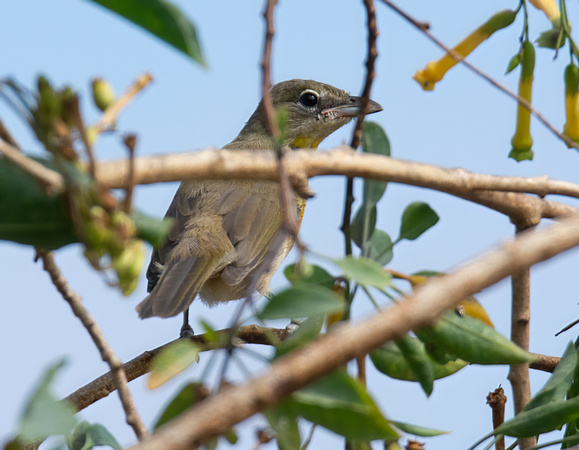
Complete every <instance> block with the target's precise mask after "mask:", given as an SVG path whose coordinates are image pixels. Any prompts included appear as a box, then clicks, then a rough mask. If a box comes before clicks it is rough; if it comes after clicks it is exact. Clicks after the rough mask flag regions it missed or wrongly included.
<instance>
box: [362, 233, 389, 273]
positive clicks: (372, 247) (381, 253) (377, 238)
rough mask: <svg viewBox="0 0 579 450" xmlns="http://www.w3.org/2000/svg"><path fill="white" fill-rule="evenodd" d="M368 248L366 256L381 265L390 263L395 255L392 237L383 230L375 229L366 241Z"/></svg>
mask: <svg viewBox="0 0 579 450" xmlns="http://www.w3.org/2000/svg"><path fill="white" fill-rule="evenodd" d="M366 248H367V255H366V256H367V257H368V258H370V259H371V260H373V261H376V262H377V263H378V264H380V265H381V266H385V265H386V264H388V263H389V262H390V261H391V260H392V257H393V256H394V255H393V253H392V251H393V245H392V239H391V238H390V235H389V234H388V233H386V232H385V231H382V230H374V232H373V233H372V237H371V238H370V240H368V241H367V242H366Z"/></svg>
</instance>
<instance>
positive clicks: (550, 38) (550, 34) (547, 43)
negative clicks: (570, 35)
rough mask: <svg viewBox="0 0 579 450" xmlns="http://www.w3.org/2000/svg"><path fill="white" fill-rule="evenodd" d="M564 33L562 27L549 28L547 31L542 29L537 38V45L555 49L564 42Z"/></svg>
mask: <svg viewBox="0 0 579 450" xmlns="http://www.w3.org/2000/svg"><path fill="white" fill-rule="evenodd" d="M564 37H565V34H564V33H563V28H561V29H557V28H551V29H549V30H547V31H543V32H542V33H541V34H540V35H539V37H538V38H537V40H536V41H535V42H536V43H537V46H538V47H543V48H551V49H553V50H557V49H559V48H561V47H563V45H564V44H565V38H564Z"/></svg>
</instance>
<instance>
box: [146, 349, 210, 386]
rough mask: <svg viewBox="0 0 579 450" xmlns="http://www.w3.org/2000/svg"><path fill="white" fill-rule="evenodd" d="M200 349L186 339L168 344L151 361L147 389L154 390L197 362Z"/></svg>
mask: <svg viewBox="0 0 579 450" xmlns="http://www.w3.org/2000/svg"><path fill="white" fill-rule="evenodd" d="M199 351H200V347H199V346H198V345H195V344H193V343H192V342H191V341H188V340H186V339H180V340H178V341H177V342H175V343H173V344H170V345H169V346H168V347H166V348H164V349H163V350H161V352H160V353H159V354H158V355H156V356H155V357H154V358H153V361H151V375H150V377H149V383H148V386H149V389H155V388H157V387H159V386H161V385H162V384H163V383H166V382H167V381H169V380H170V379H171V378H173V377H174V376H175V375H177V374H179V373H181V372H183V371H184V370H185V369H186V368H187V367H189V366H190V365H191V364H193V363H194V362H197V361H199Z"/></svg>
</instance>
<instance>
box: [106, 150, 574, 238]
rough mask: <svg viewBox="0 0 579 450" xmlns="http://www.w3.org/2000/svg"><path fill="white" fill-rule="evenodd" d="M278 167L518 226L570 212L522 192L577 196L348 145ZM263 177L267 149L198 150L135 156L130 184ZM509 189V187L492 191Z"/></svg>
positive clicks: (118, 183)
mask: <svg viewBox="0 0 579 450" xmlns="http://www.w3.org/2000/svg"><path fill="white" fill-rule="evenodd" d="M284 166H285V168H286V170H287V173H288V174H289V176H290V177H291V178H292V179H293V180H294V182H295V183H297V184H302V185H303V183H304V182H303V180H307V179H308V178H311V177H315V176H319V175H347V176H352V177H364V178H368V179H373V180H381V181H391V182H396V183H404V184H409V185H413V186H419V187H424V188H428V189H434V190H437V191H441V192H446V193H448V194H451V195H455V196H458V197H461V198H463V199H465V200H469V201H472V202H475V203H479V204H481V205H484V206H487V207H489V208H491V209H494V210H496V211H499V212H501V213H503V214H506V215H507V216H509V217H510V218H511V220H512V221H513V222H515V223H517V224H520V225H521V226H527V227H528V226H532V225H536V224H537V223H539V221H540V219H541V218H554V217H557V216H560V215H563V214H568V213H571V212H573V211H575V208H574V207H572V206H569V205H565V204H561V203H556V202H552V201H548V200H543V199H540V198H535V197H531V196H525V195H522V194H520V193H522V192H528V193H532V194H536V195H538V196H540V197H544V196H545V195H549V194H558V195H567V196H571V197H575V198H579V185H577V184H574V183H569V182H566V181H554V180H549V179H548V178H546V177H535V178H530V177H501V176H493V175H485V174H476V173H472V172H469V171H467V170H465V169H446V168H443V167H440V166H434V165H429V164H423V163H416V162H410V161H402V160H398V159H394V158H390V157H386V156H381V155H373V154H360V153H357V152H354V151H352V150H351V148H350V147H342V148H339V149H336V150H331V151H323V152H311V151H308V150H295V151H293V152H291V153H289V154H287V155H286V156H285V157H284ZM128 172H129V168H128V161H127V160H113V161H105V162H100V163H97V179H98V180H99V182H100V183H101V185H103V186H105V187H108V188H123V187H124V186H126V183H127V177H128ZM217 178H220V179H231V178H237V179H264V180H278V171H277V164H276V160H275V156H274V153H273V152H271V151H265V150H264V151H241V150H236V151H234V152H233V151H227V150H219V151H217V150H211V149H206V150H203V151H199V152H191V153H182V154H171V155H163V156H142V157H139V158H135V165H134V180H135V183H136V184H150V183H156V182H164V181H180V180H184V179H217ZM493 191H510V192H493Z"/></svg>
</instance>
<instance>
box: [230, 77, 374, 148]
mask: <svg viewBox="0 0 579 450" xmlns="http://www.w3.org/2000/svg"><path fill="white" fill-rule="evenodd" d="M271 99H272V103H273V106H274V108H275V109H276V110H280V109H283V110H284V111H285V113H286V116H287V122H286V126H285V130H284V132H285V135H284V137H285V138H284V142H283V144H284V146H288V147H291V148H316V147H317V146H318V145H319V144H320V142H322V141H323V140H324V139H325V138H326V137H328V136H329V135H330V134H332V133H333V132H334V131H336V130H337V129H338V128H340V127H342V126H343V125H345V124H347V123H348V122H349V121H350V120H352V118H354V117H356V116H358V115H359V114H360V112H361V98H360V97H354V96H351V95H350V94H348V93H347V92H345V91H343V90H341V89H338V88H335V87H333V86H330V85H329V84H324V83H320V82H318V81H313V80H298V79H295V80H288V81H282V82H281V83H278V84H276V85H275V86H273V87H272V88H271ZM378 111H382V107H381V106H380V105H379V104H378V103H376V102H375V101H373V100H370V104H369V106H368V112H367V113H368V114H371V113H375V112H378ZM265 130H267V126H266V118H265V111H264V107H263V100H262V101H261V102H260V104H259V106H258V107H257V109H256V111H255V112H254V113H253V115H252V116H251V118H250V119H249V121H248V122H247V125H246V126H245V128H244V129H243V130H242V132H241V133H240V137H241V136H243V135H246V136H247V135H248V134H250V133H260V134H265V133H266V131H265Z"/></svg>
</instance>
